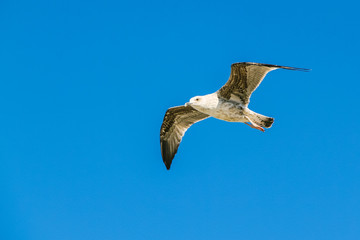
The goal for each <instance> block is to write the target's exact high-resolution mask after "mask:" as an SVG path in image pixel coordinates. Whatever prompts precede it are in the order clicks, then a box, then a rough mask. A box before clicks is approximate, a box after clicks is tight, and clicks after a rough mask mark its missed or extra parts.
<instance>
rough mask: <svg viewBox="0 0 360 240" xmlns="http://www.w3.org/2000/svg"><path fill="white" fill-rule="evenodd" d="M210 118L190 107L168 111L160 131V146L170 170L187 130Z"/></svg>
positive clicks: (179, 107) (180, 107) (174, 108)
mask: <svg viewBox="0 0 360 240" xmlns="http://www.w3.org/2000/svg"><path fill="white" fill-rule="evenodd" d="M208 117H209V115H207V114H204V113H201V112H199V111H197V110H195V109H194V108H192V107H190V106H178V107H173V108H169V109H168V110H167V111H166V113H165V117H164V120H163V123H162V125H161V129H160V146H161V155H162V158H163V161H164V163H165V166H166V168H167V169H168V170H169V169H170V165H171V162H172V160H173V158H174V156H175V154H176V152H177V149H178V148H179V145H180V142H181V139H182V137H183V136H184V134H185V132H186V130H187V129H188V128H189V127H190V126H191V125H193V124H194V123H196V122H198V121H201V120H203V119H205V118H208Z"/></svg>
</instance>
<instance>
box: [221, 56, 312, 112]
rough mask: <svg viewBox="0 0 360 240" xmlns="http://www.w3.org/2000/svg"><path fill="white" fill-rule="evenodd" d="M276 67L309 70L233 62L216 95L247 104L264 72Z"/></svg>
mask: <svg viewBox="0 0 360 240" xmlns="http://www.w3.org/2000/svg"><path fill="white" fill-rule="evenodd" d="M278 68H283V69H288V70H298V71H309V69H305V68H294V67H285V66H278V65H272V64H264V63H252V62H240V63H234V64H232V65H231V72H230V77H229V80H228V81H227V82H226V84H225V85H224V86H223V87H222V88H220V89H219V91H218V96H219V97H221V98H224V99H226V100H232V101H236V102H239V103H242V104H243V105H245V106H247V105H248V104H249V102H250V96H251V94H252V93H253V92H254V91H255V89H256V88H257V87H258V86H259V85H260V83H261V81H262V80H263V79H264V77H265V76H266V74H267V73H268V72H270V71H272V70H275V69H278Z"/></svg>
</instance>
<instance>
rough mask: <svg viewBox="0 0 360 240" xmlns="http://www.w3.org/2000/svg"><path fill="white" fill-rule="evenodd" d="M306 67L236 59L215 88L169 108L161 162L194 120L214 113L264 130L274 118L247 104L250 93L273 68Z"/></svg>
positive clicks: (170, 155) (168, 158)
mask: <svg viewBox="0 0 360 240" xmlns="http://www.w3.org/2000/svg"><path fill="white" fill-rule="evenodd" d="M279 68H282V69H287V70H297V71H309V70H310V69H305V68H295V67H285V66H278V65H272V64H264V63H254V62H239V63H234V64H232V65H231V72H230V77H229V80H228V81H227V82H226V84H225V85H224V86H222V87H221V88H220V89H219V90H218V91H216V92H214V93H211V94H207V95H204V96H196V97H193V98H191V99H190V101H189V102H187V103H186V104H185V105H184V106H177V107H172V108H169V109H168V110H167V111H166V113H165V116H164V120H163V123H162V125H161V129H160V147H161V155H162V158H163V162H164V163H165V166H166V168H167V169H168V170H169V169H170V165H171V163H172V160H173V159H174V157H175V154H176V152H177V150H178V148H179V145H180V142H181V139H182V137H183V136H184V134H185V132H186V130H187V129H188V128H189V127H190V126H191V125H193V124H194V123H196V122H199V121H202V120H204V119H206V118H209V117H214V118H217V119H220V120H224V121H227V122H242V123H245V124H246V125H248V126H249V127H252V128H254V129H257V130H260V131H262V132H264V131H265V129H264V128H270V127H271V125H272V124H273V122H274V118H271V117H267V116H264V115H261V114H259V113H256V112H253V111H251V110H250V109H249V108H248V105H249V102H250V97H251V94H252V93H253V92H254V91H255V89H256V88H257V87H258V86H259V85H260V83H261V81H262V80H263V79H264V77H265V76H266V74H267V73H268V72H270V71H272V70H275V69H279Z"/></svg>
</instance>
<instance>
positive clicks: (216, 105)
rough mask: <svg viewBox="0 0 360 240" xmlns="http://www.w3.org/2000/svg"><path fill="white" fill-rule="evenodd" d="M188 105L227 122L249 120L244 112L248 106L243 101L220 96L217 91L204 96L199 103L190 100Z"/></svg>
mask: <svg viewBox="0 0 360 240" xmlns="http://www.w3.org/2000/svg"><path fill="white" fill-rule="evenodd" d="M186 106H191V107H193V108H194V109H196V110H198V111H199V112H202V113H205V114H207V115H209V116H211V117H214V118H217V119H220V120H224V121H227V122H248V120H247V119H246V116H245V114H244V112H245V111H246V109H247V108H246V107H244V106H243V105H242V104H241V103H238V102H234V101H229V100H226V99H222V98H219V97H218V95H217V93H216V92H215V93H211V94H208V95H205V96H202V97H201V100H200V101H199V102H198V104H193V102H192V101H191V100H190V102H189V103H186Z"/></svg>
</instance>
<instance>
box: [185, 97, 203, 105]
mask: <svg viewBox="0 0 360 240" xmlns="http://www.w3.org/2000/svg"><path fill="white" fill-rule="evenodd" d="M201 103H202V96H196V97H193V98H191V99H190V101H189V102H187V103H186V104H185V106H199V105H201Z"/></svg>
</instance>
